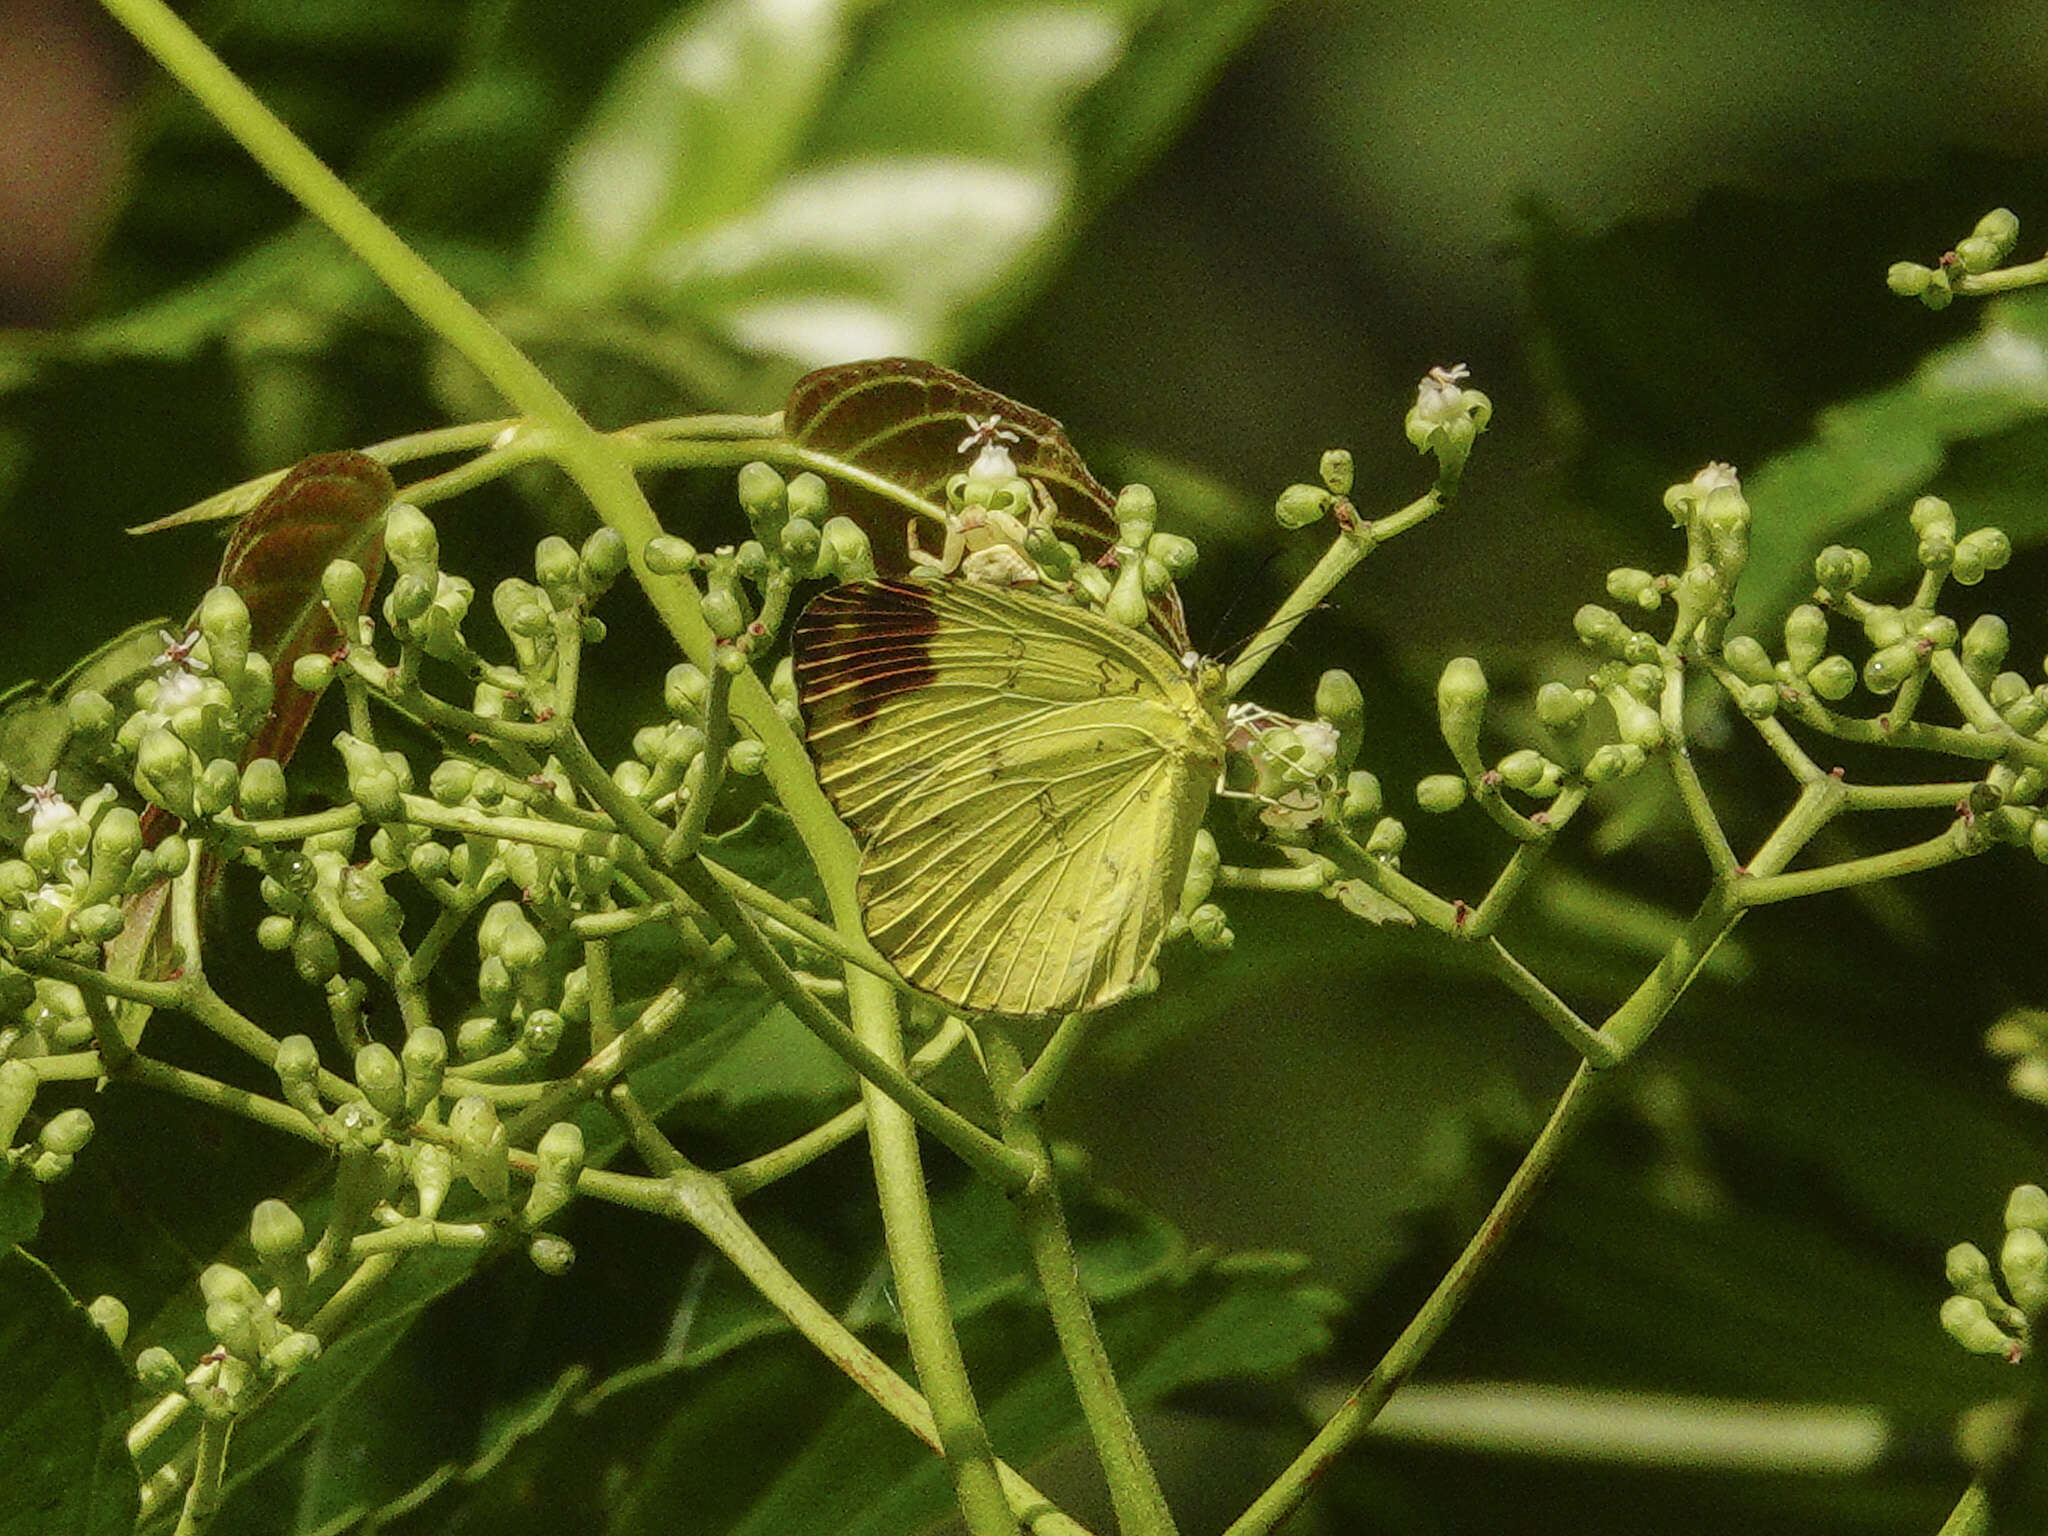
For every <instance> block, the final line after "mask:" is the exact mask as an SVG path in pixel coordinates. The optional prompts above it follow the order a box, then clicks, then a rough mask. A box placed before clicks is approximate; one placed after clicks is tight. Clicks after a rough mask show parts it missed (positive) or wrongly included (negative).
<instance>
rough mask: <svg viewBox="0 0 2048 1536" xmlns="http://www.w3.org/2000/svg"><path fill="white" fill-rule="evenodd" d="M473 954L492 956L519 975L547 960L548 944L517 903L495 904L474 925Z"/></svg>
mask: <svg viewBox="0 0 2048 1536" xmlns="http://www.w3.org/2000/svg"><path fill="white" fill-rule="evenodd" d="M477 950H478V953H479V954H481V955H484V956H496V957H497V958H498V959H499V960H500V961H502V962H503V963H504V965H505V966H506V968H507V969H509V970H513V971H523V970H529V969H531V968H532V967H534V966H537V965H539V964H540V963H541V962H542V961H543V960H545V959H546V958H547V953H548V943H547V940H546V939H544V938H542V937H541V933H540V930H539V929H538V928H536V927H534V926H533V924H532V923H531V922H529V921H527V917H526V913H525V912H524V910H522V909H521V907H520V905H519V903H518V902H516V901H497V902H493V903H491V908H490V910H489V911H488V912H486V913H485V914H484V917H483V921H482V922H481V923H479V924H478V925H477Z"/></svg>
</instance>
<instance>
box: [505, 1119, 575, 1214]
mask: <svg viewBox="0 0 2048 1536" xmlns="http://www.w3.org/2000/svg"><path fill="white" fill-rule="evenodd" d="M535 1152H536V1154H537V1156H536V1163H537V1166H536V1167H535V1169H534V1175H533V1189H532V1191H531V1192H530V1193H529V1194H528V1196H527V1199H526V1207H525V1209H524V1210H522V1211H521V1212H520V1219H521V1220H522V1221H524V1222H525V1223H526V1225H527V1226H529V1227H538V1226H540V1225H541V1224H542V1223H543V1222H545V1221H547V1220H549V1219H550V1218H552V1217H553V1216H554V1215H556V1214H557V1213H558V1212H559V1211H560V1210H561V1209H562V1207H563V1206H565V1205H567V1204H568V1203H569V1199H570V1197H571V1196H572V1195H574V1194H575V1192H576V1176H577V1175H578V1174H579V1173H581V1172H582V1171H583V1132H582V1131H581V1130H579V1129H578V1128H577V1127H576V1126H575V1125H574V1124H573V1123H571V1122H570V1121H567V1120H557V1121H556V1122H555V1123H554V1124H553V1125H551V1126H549V1127H548V1128H547V1130H546V1131H545V1132H544V1133H543V1134H542V1136H541V1139H540V1145H539V1146H538V1147H537V1148H536V1149H535Z"/></svg>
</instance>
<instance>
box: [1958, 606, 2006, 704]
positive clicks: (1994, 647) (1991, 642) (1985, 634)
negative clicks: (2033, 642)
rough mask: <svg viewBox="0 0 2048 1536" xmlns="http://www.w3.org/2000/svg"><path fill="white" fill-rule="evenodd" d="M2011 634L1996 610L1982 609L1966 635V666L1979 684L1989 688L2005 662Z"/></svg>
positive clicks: (1966, 669) (1964, 636)
mask: <svg viewBox="0 0 2048 1536" xmlns="http://www.w3.org/2000/svg"><path fill="white" fill-rule="evenodd" d="M2011 644H2012V635H2011V633H2010V632H2009V631H2008V630H2007V629H2006V625H2005V620H2004V619H2001V618H2000V617H1999V616H1998V615H1997V614H1995V613H1980V614H1979V615H1977V618H1976V621H1975V622H1974V623H1972V624H1971V625H1970V627H1969V629H1968V630H1967V631H1966V632H1965V633H1964V635H1963V644H1962V657H1963V670H1964V671H1965V672H1967V673H1968V674H1969V676H1970V681H1971V682H1973V683H1975V684H1976V685H1977V686H1978V687H1979V688H1987V689H1988V688H1989V687H1990V686H1991V684H1992V681H1993V679H1995V678H1996V677H1997V675H1998V669H1999V668H2000V667H2002V666H2004V665H2005V655H2006V651H2007V649H2008V648H2009V647H2010V646H2011Z"/></svg>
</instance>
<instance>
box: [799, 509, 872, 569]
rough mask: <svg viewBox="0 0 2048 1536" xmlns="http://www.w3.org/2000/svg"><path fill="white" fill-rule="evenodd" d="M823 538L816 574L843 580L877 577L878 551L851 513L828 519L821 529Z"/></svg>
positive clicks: (820, 533)
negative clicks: (849, 515) (846, 515)
mask: <svg viewBox="0 0 2048 1536" xmlns="http://www.w3.org/2000/svg"><path fill="white" fill-rule="evenodd" d="M818 532H819V536H820V538H821V540H822V542H821V544H820V546H819V549H818V563H817V568H816V571H815V573H814V574H816V575H819V576H837V577H838V578H839V579H840V580H841V581H873V580H874V579H875V575H876V570H875V551H874V548H873V546H872V545H870V544H869V543H868V536H867V534H866V533H865V532H863V531H862V529H861V526H860V524H858V523H856V522H855V521H854V520H853V519H852V518H850V517H835V518H831V519H828V520H827V521H826V522H825V524H824V525H823V526H822V527H821V528H820V529H819V530H818Z"/></svg>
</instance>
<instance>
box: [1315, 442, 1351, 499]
mask: <svg viewBox="0 0 2048 1536" xmlns="http://www.w3.org/2000/svg"><path fill="white" fill-rule="evenodd" d="M1316 472H1317V474H1318V475H1319V476H1320V477H1321V479H1322V482H1323V484H1324V485H1327V486H1328V487H1329V488H1330V494H1331V495H1332V496H1349V495H1350V494H1351V483H1352V476H1353V474H1354V468H1353V465H1352V462H1351V450H1350V449H1349V448H1328V449H1325V450H1324V451H1323V458H1322V462H1321V463H1320V464H1318V465H1317V466H1316Z"/></svg>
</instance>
